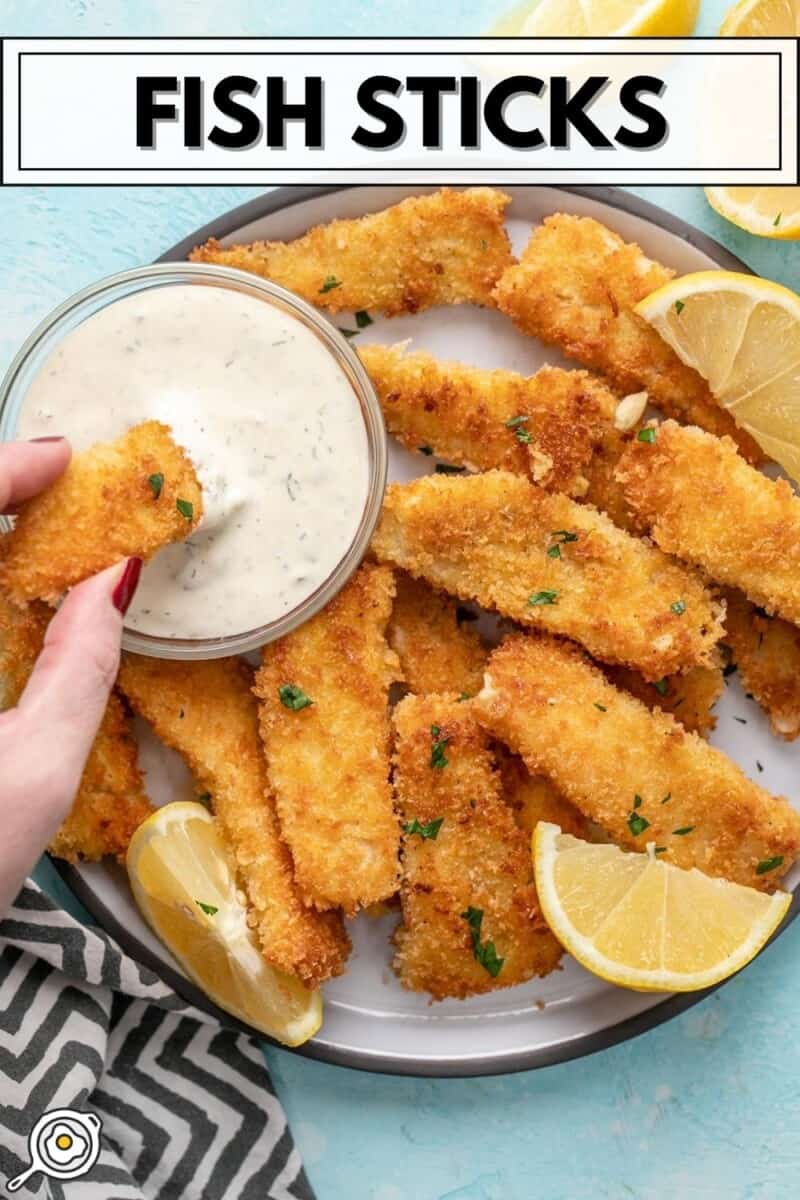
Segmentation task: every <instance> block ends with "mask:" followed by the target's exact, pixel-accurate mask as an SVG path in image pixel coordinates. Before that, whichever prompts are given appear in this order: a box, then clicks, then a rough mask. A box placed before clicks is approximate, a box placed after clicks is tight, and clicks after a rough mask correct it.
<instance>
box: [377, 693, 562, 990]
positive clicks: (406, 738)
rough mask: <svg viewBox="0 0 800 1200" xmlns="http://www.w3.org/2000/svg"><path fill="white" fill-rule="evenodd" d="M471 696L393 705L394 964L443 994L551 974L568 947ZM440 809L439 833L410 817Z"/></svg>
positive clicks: (432, 817) (430, 816) (434, 816)
mask: <svg viewBox="0 0 800 1200" xmlns="http://www.w3.org/2000/svg"><path fill="white" fill-rule="evenodd" d="M469 708H470V705H469V704H466V703H463V704H460V703H458V701H456V700H455V698H453V697H446V696H424V697H422V696H407V697H406V698H405V699H404V700H401V701H400V703H399V704H398V705H397V707H396V709H395V711H394V722H395V729H396V734H397V737H396V751H395V758H394V761H395V787H396V792H397V802H398V805H399V807H400V813H401V817H402V820H403V823H404V827H405V831H404V834H403V879H402V886H401V892H400V900H401V905H402V910H403V921H402V924H401V925H400V927H399V928H398V930H397V932H396V934H395V944H396V946H397V953H396V955H395V959H394V966H395V969H396V971H397V973H398V974H399V976H400V980H401V982H402V984H403V986H404V987H407V988H410V989H411V990H412V991H417V992H428V993H429V994H430V995H431V996H433V998H434V999H436V1000H443V999H445V998H446V997H455V998H457V999H463V998H464V997H466V996H474V995H478V994H480V993H482V992H490V991H495V990H496V989H497V988H504V987H511V986H512V985H513V984H516V983H522V982H523V981H524V980H526V979H530V978H531V977H532V976H534V975H546V974H548V972H550V971H552V970H553V969H554V968H555V967H556V965H557V964H558V961H559V959H560V957H561V953H562V951H561V947H560V945H559V943H558V942H557V941H556V939H555V938H554V937H553V935H552V933H551V932H550V930H549V929H548V927H547V925H546V924H545V922H544V919H543V918H542V916H541V914H540V911H539V904H538V900H537V896H536V890H535V888H534V886H533V883H532V880H531V853H530V840H529V838H528V837H527V835H526V834H525V833H524V831H523V830H522V829H520V828H519V827H518V826H517V825H516V824H515V822H514V817H513V815H512V813H511V810H510V809H509V807H508V806H507V804H506V803H505V801H504V800H503V797H502V794H501V791H500V780H499V777H498V775H497V772H496V771H495V769H494V762H493V759H492V755H491V753H490V752H489V749H488V745H487V739H486V736H485V734H484V733H483V732H482V731H481V730H480V729H479V727H478V725H477V723H476V721H475V718H474V717H473V716H472V715H471V713H470V711H469ZM437 746H438V747H439V750H438V751H437V749H436V747H437ZM434 762H440V763H441V764H442V765H440V766H436V765H434ZM439 820H441V825H440V826H439V829H438V832H437V833H436V836H435V838H434V837H430V836H429V837H422V836H421V835H420V834H419V833H412V832H410V831H409V829H408V826H409V825H410V824H413V822H415V821H417V822H419V824H420V825H421V826H422V827H423V828H425V827H426V826H428V824H429V822H431V821H434V822H435V821H439ZM470 908H471V909H473V910H477V911H478V912H479V913H481V914H482V918H480V929H479V945H480V947H482V948H484V949H485V948H486V944H487V942H492V943H493V945H494V950H495V954H496V955H497V956H498V957H499V958H501V959H502V960H503V963H502V966H501V967H500V969H499V971H498V972H497V974H496V975H495V976H494V977H493V975H492V974H491V973H490V971H489V970H488V969H487V967H486V966H484V965H483V964H482V963H481V962H479V961H478V959H477V958H476V956H475V952H474V949H473V935H472V932H471V926H470V924H469V923H468V921H467V920H466V919H465V917H464V915H463V914H464V913H466V912H467V910H468V909H470ZM473 919H475V918H473ZM489 961H490V962H491V961H492V960H491V954H490V957H489ZM495 965H496V964H495Z"/></svg>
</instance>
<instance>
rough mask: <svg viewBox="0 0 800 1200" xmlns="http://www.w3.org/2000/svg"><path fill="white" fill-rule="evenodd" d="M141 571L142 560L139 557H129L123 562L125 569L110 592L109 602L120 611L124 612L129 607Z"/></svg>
mask: <svg viewBox="0 0 800 1200" xmlns="http://www.w3.org/2000/svg"><path fill="white" fill-rule="evenodd" d="M141 572H142V560H141V559H140V558H129V559H128V561H127V563H126V564H125V570H124V571H123V572H122V575H121V576H120V579H119V583H118V584H117V586H116V587H115V588H114V591H113V592H112V593H111V603H112V604H113V605H114V608H116V609H119V611H120V612H121V613H126V612H127V611H128V608H129V607H130V603H131V600H132V599H133V597H134V594H135V592H136V587H137V585H138V583H139V576H140V575H141Z"/></svg>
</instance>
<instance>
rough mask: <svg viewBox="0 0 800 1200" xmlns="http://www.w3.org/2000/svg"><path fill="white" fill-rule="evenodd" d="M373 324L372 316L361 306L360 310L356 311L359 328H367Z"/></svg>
mask: <svg viewBox="0 0 800 1200" xmlns="http://www.w3.org/2000/svg"><path fill="white" fill-rule="evenodd" d="M371 324H372V317H371V316H370V315H369V313H368V312H367V310H366V309H364V308H360V309H359V310H358V312H357V313H356V325H357V326H358V328H359V329H366V328H367V326H368V325H371Z"/></svg>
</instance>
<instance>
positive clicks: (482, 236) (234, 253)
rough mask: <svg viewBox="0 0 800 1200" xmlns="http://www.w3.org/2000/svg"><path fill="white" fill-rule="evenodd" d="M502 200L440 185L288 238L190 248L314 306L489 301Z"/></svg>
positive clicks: (400, 309) (500, 244) (503, 260)
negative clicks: (270, 282)
mask: <svg viewBox="0 0 800 1200" xmlns="http://www.w3.org/2000/svg"><path fill="white" fill-rule="evenodd" d="M509 203H510V197H509V196H506V195H504V194H503V192H498V191H495V190H494V189H493V188H488V187H476V188H467V189H466V190H465V191H463V192H455V191H451V189H450V188H442V189H441V191H438V192H434V193H433V194H432V195H428V196H410V197H409V198H408V199H407V200H402V201H401V202H400V203H399V204H394V205H392V207H391V208H386V209H383V210H382V211H380V212H376V213H370V214H369V215H368V216H365V217H359V218H357V219H356V220H348V221H331V222H329V223H328V224H327V225H318V226H316V228H314V229H311V230H309V232H308V233H306V234H305V235H304V236H303V237H300V238H297V239H296V240H295V241H293V242H253V243H252V244H251V245H248V246H222V245H220V243H219V242H218V241H217V240H216V239H215V238H212V239H211V240H210V241H208V242H206V244H205V245H204V246H198V247H197V248H196V249H195V250H193V251H192V253H191V254H190V255H189V257H190V259H191V260H192V261H193V262H206V263H221V264H222V265H224V266H227V267H237V268H238V269H239V270H241V271H252V272H253V273H254V274H256V275H263V276H264V277H265V278H266V279H271V280H273V282H274V283H279V284H282V285H283V287H286V288H289V289H290V290H291V291H293V292H296V293H297V294H298V295H299V296H302V297H303V299H305V300H308V301H309V303H311V304H316V305H317V307H318V308H326V309H328V310H329V311H330V312H341V311H342V310H343V309H368V308H371V309H375V310H376V311H378V312H382V313H384V314H385V315H386V316H389V317H391V316H396V315H397V314H398V313H415V312H421V311H422V310H423V309H425V308H431V307H432V306H433V305H435V304H484V305H490V306H491V305H492V288H493V287H494V285H495V284H496V283H497V280H498V279H499V278H500V276H501V274H502V273H503V271H504V270H506V268H507V267H509V266H510V265H511V263H512V262H513V261H514V260H513V257H512V255H511V244H510V242H509V240H508V234H507V233H506V230H505V227H504V225H503V213H504V211H505V208H506V205H508V204H509Z"/></svg>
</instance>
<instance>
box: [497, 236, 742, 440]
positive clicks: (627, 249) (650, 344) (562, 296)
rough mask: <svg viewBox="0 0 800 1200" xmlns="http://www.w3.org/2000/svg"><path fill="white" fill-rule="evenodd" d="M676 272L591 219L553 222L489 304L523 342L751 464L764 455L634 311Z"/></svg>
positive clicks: (531, 244)
mask: <svg viewBox="0 0 800 1200" xmlns="http://www.w3.org/2000/svg"><path fill="white" fill-rule="evenodd" d="M674 275H675V272H674V271H672V270H670V269H669V268H668V267H664V266H662V265H661V264H660V263H657V262H654V261H653V259H650V258H648V257H647V256H646V255H645V254H643V252H642V251H641V249H640V248H639V246H637V245H636V244H635V243H632V242H631V243H626V242H624V241H623V240H622V238H621V237H619V235H618V234H616V233H614V232H613V231H612V230H610V229H608V228H606V226H605V225H601V224H600V222H599V221H595V220H594V219H593V218H591V217H576V216H569V215H567V214H565V213H555V214H554V215H553V216H550V217H546V218H545V220H544V223H543V224H542V225H540V226H539V227H538V228H537V229H535V230H534V231H533V233H532V235H531V238H530V241H529V242H528V244H527V246H526V247H525V250H524V251H523V253H522V257H521V259H520V261H519V263H518V264H515V265H513V266H511V267H509V268H508V270H507V271H506V272H505V273H504V274H503V276H502V278H501V279H500V281H499V283H498V285H497V287H496V288H495V293H494V299H495V302H496V304H497V307H498V308H499V309H500V310H501V312H504V313H506V315H507V316H509V317H510V318H511V319H512V321H513V322H514V324H515V325H517V326H518V328H520V329H521V330H522V331H523V333H527V334H530V335H532V336H533V337H538V338H540V339H541V340H542V341H543V342H546V343H548V345H552V346H558V348H559V349H560V350H562V351H563V352H564V353H565V354H567V355H568V356H569V357H570V358H574V359H576V360H577V361H578V362H579V363H582V364H583V366H585V367H590V368H591V369H592V370H595V371H600V372H601V373H602V374H604V375H606V376H607V377H608V378H609V379H610V380H611V382H612V384H613V385H614V387H616V388H617V389H618V390H619V391H620V392H621V393H623V394H625V393H631V392H638V391H639V390H641V389H642V388H644V389H646V390H647V393H648V395H649V397H650V400H651V402H652V403H653V404H655V405H657V406H658V407H659V408H660V409H661V410H662V411H663V412H664V414H665V415H666V416H672V417H675V418H677V419H678V420H681V421H686V422H688V423H691V424H694V425H699V426H701V427H702V428H703V429H707V430H709V432H711V433H715V434H719V435H722V434H728V435H729V436H730V437H732V438H734V439H735V441H736V443H737V445H738V446H739V448H740V450H741V452H742V453H743V454H745V455H746V456H747V458H748V459H749V460H750V461H752V462H762V461H763V460H764V454H763V452H762V450H761V449H760V447H759V446H758V445H757V444H756V442H755V441H754V440H753V438H751V437H750V435H749V434H748V433H746V432H745V431H744V430H742V429H739V428H738V426H737V425H736V423H735V421H734V420H733V417H732V416H731V415H730V413H728V412H726V411H725V409H723V408H721V407H720V406H719V405H718V404H717V403H716V401H715V400H714V397H713V396H712V395H711V393H710V391H709V389H708V384H707V383H706V381H705V380H704V379H703V378H702V377H701V376H700V375H698V373H697V372H696V371H694V370H692V368H691V367H687V366H685V365H684V364H683V363H682V362H681V361H680V359H679V358H678V356H677V354H675V352H674V350H672V349H671V348H670V346H668V345H667V343H666V342H665V341H663V339H662V338H661V337H660V336H659V334H658V333H656V331H655V330H654V329H652V328H651V327H650V326H649V325H648V324H647V322H646V321H644V320H643V319H642V318H641V317H639V316H637V314H636V313H635V312H634V311H633V310H634V307H635V305H637V304H638V303H639V301H640V300H643V299H644V298H645V296H649V295H650V293H651V292H654V291H656V289H657V288H660V287H663V286H664V284H665V283H668V282H669V280H670V279H672V278H673V277H674Z"/></svg>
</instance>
